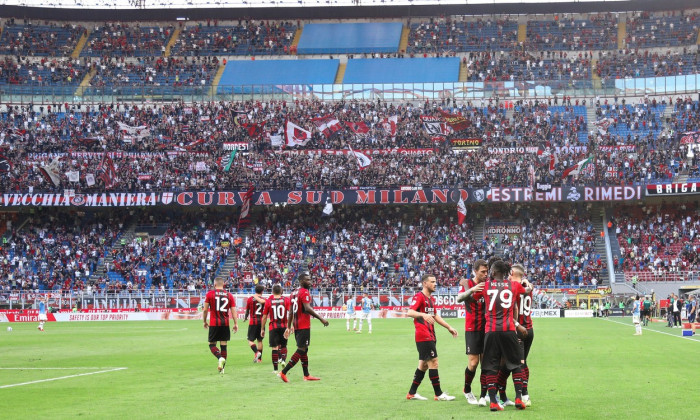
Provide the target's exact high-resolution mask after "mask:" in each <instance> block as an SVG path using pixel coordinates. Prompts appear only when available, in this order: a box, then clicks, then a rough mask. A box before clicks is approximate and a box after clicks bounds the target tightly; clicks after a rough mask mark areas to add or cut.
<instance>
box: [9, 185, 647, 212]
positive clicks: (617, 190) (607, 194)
mask: <svg viewBox="0 0 700 420" xmlns="http://www.w3.org/2000/svg"><path fill="white" fill-rule="evenodd" d="M244 196H245V191H182V192H130V193H125V192H107V191H105V192H100V193H87V194H81V193H73V192H65V193H24V194H22V193H4V194H2V195H1V196H0V207H59V206H60V207H142V206H183V207H190V206H204V207H206V206H220V207H226V206H241V205H242V203H243V197H244ZM460 196H461V197H462V199H463V200H464V201H465V202H471V203H488V202H493V203H500V202H527V201H534V202H540V201H541V202H589V201H637V200H641V199H642V197H643V196H644V195H643V187H642V186H608V187H587V186H569V187H549V188H548V189H546V190H541V189H536V190H535V189H532V188H529V187H527V188H526V187H507V188H490V189H487V188H483V189H475V188H462V189H450V188H418V187H400V188H393V189H386V188H371V187H361V188H358V189H343V190H263V191H256V192H255V193H254V195H253V205H256V206H267V205H273V204H287V205H313V204H325V203H326V202H327V201H330V202H331V203H333V204H345V205H351V204H358V205H362V204H367V205H374V204H453V203H457V202H458V201H459V198H460Z"/></svg>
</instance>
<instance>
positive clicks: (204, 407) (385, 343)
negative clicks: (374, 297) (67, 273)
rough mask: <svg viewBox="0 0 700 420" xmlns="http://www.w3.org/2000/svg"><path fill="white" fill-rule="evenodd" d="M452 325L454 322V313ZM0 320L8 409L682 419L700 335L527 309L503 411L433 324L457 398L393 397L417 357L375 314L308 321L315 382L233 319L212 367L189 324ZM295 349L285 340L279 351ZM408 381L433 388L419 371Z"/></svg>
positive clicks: (14, 412) (0, 390) (455, 342)
mask: <svg viewBox="0 0 700 420" xmlns="http://www.w3.org/2000/svg"><path fill="white" fill-rule="evenodd" d="M450 322H451V324H452V325H454V326H455V327H456V328H458V331H462V328H461V326H462V325H463V324H462V320H451V321H450ZM619 322H621V323H619ZM7 325H8V324H2V330H0V368H2V369H0V418H7V419H20V418H52V419H62V418H71V419H75V418H80V417H83V418H114V419H142V418H166V417H167V418H183V419H195V418H235V419H268V418H279V419H297V418H298V419H303V418H312V419H336V418H337V419H344V418H352V419H428V418H435V419H452V418H464V417H467V416H468V417H470V418H486V417H492V416H498V417H501V418H527V419H540V418H547V419H598V418H613V419H615V420H620V419H628V418H629V419H632V418H634V419H642V418H644V419H654V418H661V417H663V418H664V419H665V420H669V419H681V418H683V419H686V418H690V417H692V412H693V411H694V407H693V406H692V405H690V403H691V402H692V401H697V398H696V395H697V379H695V377H696V376H697V366H698V365H697V360H698V356H699V355H700V342H699V341H700V340H698V339H696V338H695V337H694V338H680V337H679V336H680V334H681V331H680V330H679V329H670V328H665V327H663V324H662V323H655V324H653V325H652V326H651V327H650V328H647V329H645V334H644V335H642V336H641V337H635V336H633V335H632V334H633V332H634V328H633V327H632V325H631V321H630V319H629V318H623V319H619V318H618V319H616V320H615V321H611V320H602V319H536V320H535V342H534V344H533V350H532V352H531V354H530V358H529V360H528V364H529V366H530V370H531V377H530V395H531V398H532V401H533V405H532V407H530V408H528V409H527V410H525V411H522V412H521V411H517V410H515V409H514V408H513V407H508V408H507V409H506V411H504V412H500V413H490V412H489V411H487V409H486V408H482V407H475V406H470V405H468V404H467V402H466V400H465V399H464V397H463V396H462V393H461V390H462V384H463V377H464V367H465V363H466V356H465V355H464V337H463V336H462V335H461V334H460V337H458V338H457V339H452V338H451V337H450V336H449V334H448V333H447V331H446V330H444V329H442V328H440V331H438V353H439V357H440V378H441V382H442V387H443V389H444V390H445V391H446V392H448V393H451V394H452V395H455V396H457V397H458V398H457V399H456V400H455V401H454V402H435V401H424V402H423V401H406V400H405V399H404V397H405V395H406V392H407V391H408V387H409V386H410V382H411V379H412V375H413V372H414V370H415V367H416V363H417V360H416V359H417V352H416V349H415V344H414V341H413V324H412V322H411V321H410V320H398V319H390V320H384V319H380V320H375V321H374V333H373V334H372V335H369V334H367V333H366V331H365V332H364V333H363V334H353V333H348V332H346V331H345V322H344V320H332V321H331V325H330V327H328V328H322V326H321V325H320V323H318V322H314V324H313V325H312V335H311V347H310V351H309V366H310V371H311V374H312V375H316V376H320V377H321V378H322V380H321V381H320V382H303V381H302V373H301V366H300V365H298V366H297V367H295V368H294V369H293V370H292V371H291V372H290V374H289V377H290V383H288V384H285V383H282V382H281V381H280V380H279V379H278V378H277V377H275V376H274V375H273V374H272V365H271V363H270V353H269V351H268V350H267V349H265V353H264V356H263V359H264V363H263V364H257V365H256V364H253V363H252V356H253V354H252V352H251V351H250V349H249V348H248V347H247V343H246V341H245V330H246V328H247V326H246V325H245V324H243V323H241V327H242V328H241V329H242V331H240V332H239V333H238V334H236V335H234V336H233V337H234V339H233V341H232V342H231V343H229V361H228V364H227V367H226V374H225V375H224V376H223V377H221V376H220V375H219V374H218V373H217V371H216V360H215V359H214V357H213V356H212V355H211V354H210V353H209V349H208V347H207V345H206V332H205V330H204V329H202V327H201V324H200V322H199V321H177V322H175V321H172V322H163V321H155V322H123V323H118V322H110V323H65V324H58V323H50V324H48V325H47V328H46V332H44V333H40V332H38V331H37V330H36V325H35V324H13V325H12V327H13V329H14V331H12V332H7V331H6V327H7ZM365 329H366V328H365ZM696 337H697V336H696ZM266 344H267V343H266ZM294 349H295V346H294V344H293V343H292V341H290V348H289V356H290V357H291V355H292V353H293V352H294ZM16 368H22V369H16ZM117 368H125V369H119V370H117ZM77 375H81V376H77ZM49 379H55V380H50V381H46V380H49ZM34 381H43V382H34ZM28 382H33V383H28ZM476 382H478V377H477V379H476ZM8 385H9V386H8ZM419 392H421V393H422V394H423V395H425V396H431V395H432V387H431V385H430V381H429V380H428V379H426V380H424V381H423V384H422V385H421V387H420V388H419ZM509 394H510V395H512V394H513V391H512V382H510V381H509Z"/></svg>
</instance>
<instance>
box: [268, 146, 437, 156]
mask: <svg viewBox="0 0 700 420" xmlns="http://www.w3.org/2000/svg"><path fill="white" fill-rule="evenodd" d="M437 151H438V149H436V148H426V149H404V148H399V147H397V148H395V149H355V152H359V153H362V154H365V155H367V156H371V155H431V154H435V153H436V152H437ZM275 153H280V154H284V155H316V156H321V155H350V154H351V153H350V150H348V149H342V150H328V149H307V150H279V151H277V150H276V151H275Z"/></svg>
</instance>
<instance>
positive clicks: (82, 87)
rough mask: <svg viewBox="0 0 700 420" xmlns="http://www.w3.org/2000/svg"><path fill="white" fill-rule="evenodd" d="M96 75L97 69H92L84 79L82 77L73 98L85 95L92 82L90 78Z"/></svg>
mask: <svg viewBox="0 0 700 420" xmlns="http://www.w3.org/2000/svg"><path fill="white" fill-rule="evenodd" d="M96 74H97V69H96V68H93V69H92V70H90V71H89V72H87V74H85V77H83V80H82V81H81V82H80V84H79V85H78V88H77V89H76V90H75V96H83V95H84V94H85V91H86V90H87V89H88V88H89V87H90V82H91V81H92V78H93V77H95V75H96Z"/></svg>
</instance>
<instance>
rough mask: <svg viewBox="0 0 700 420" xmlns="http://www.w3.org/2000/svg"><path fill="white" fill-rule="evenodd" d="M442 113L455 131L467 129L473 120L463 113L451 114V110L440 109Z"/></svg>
mask: <svg viewBox="0 0 700 420" xmlns="http://www.w3.org/2000/svg"><path fill="white" fill-rule="evenodd" d="M440 114H441V115H442V117H443V118H444V119H445V122H446V123H447V125H449V126H450V127H452V129H453V130H454V131H462V130H466V129H467V128H469V126H470V125H472V123H471V121H469V120H468V119H466V118H465V117H464V116H463V115H460V114H450V113H449V112H446V111H443V110H440Z"/></svg>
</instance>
